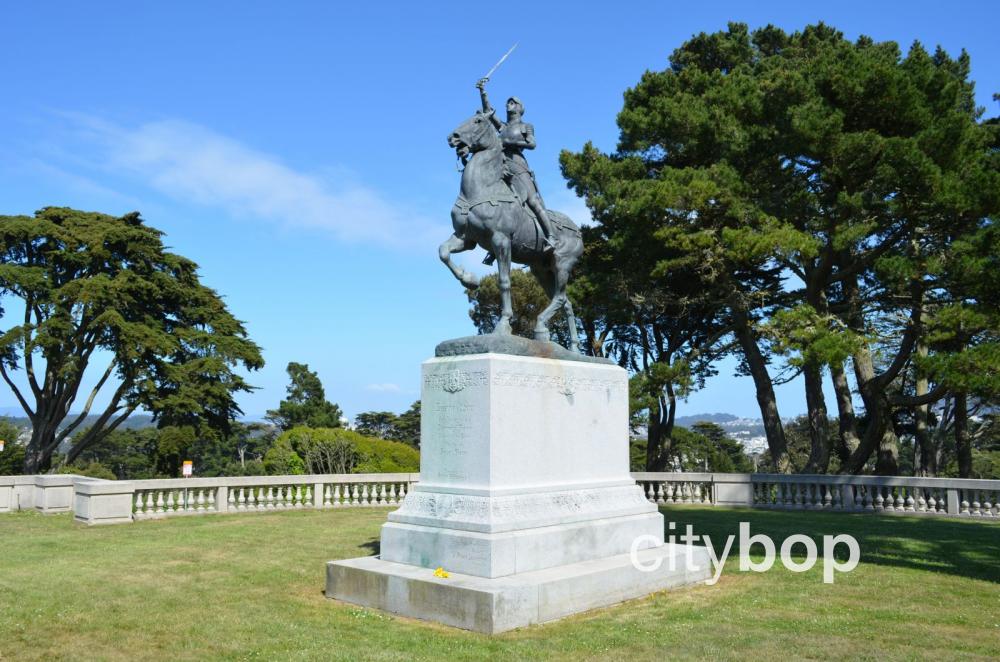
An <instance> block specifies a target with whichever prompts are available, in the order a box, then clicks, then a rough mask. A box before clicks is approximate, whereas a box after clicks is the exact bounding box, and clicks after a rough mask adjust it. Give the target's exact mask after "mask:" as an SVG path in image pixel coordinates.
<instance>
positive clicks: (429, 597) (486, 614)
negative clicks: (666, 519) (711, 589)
mask: <svg viewBox="0 0 1000 662" xmlns="http://www.w3.org/2000/svg"><path fill="white" fill-rule="evenodd" d="M691 550H692V559H693V562H692V564H691V565H690V566H688V565H687V558H686V554H685V547H684V546H682V545H670V544H665V545H661V546H659V547H655V548H652V549H645V550H641V551H639V552H638V553H637V554H636V559H637V561H638V562H639V563H638V565H639V566H640V567H647V568H652V567H653V566H655V565H656V564H657V563H658V564H659V566H658V567H657V568H656V569H650V570H649V571H642V570H640V569H638V568H637V567H636V566H635V565H633V563H632V559H631V557H630V555H629V554H620V555H617V556H610V557H606V558H602V559H596V560H593V561H582V562H579V563H572V564H568V565H561V566H558V567H555V568H547V569H545V570H535V571H533V572H522V573H517V574H513V575H508V576H506V577H497V578H492V579H491V578H485V577H477V576H474V575H463V574H458V573H451V574H450V576H449V577H447V578H441V577H437V576H435V575H434V571H433V570H431V569H429V568H421V567H419V566H414V565H407V564H403V563H392V562H390V561H383V560H381V559H379V558H378V557H375V556H366V557H362V558H357V559H350V560H346V561H330V562H329V563H327V567H326V576H327V591H326V594H327V597H330V598H337V599H339V600H344V601H347V602H351V603H354V604H359V605H364V606H366V607H374V608H377V609H382V610H385V611H388V612H392V613H395V614H400V615H403V616H408V617H411V618H418V619H421V620H428V621H436V622H438V623H444V624H445V625H451V626H454V627H458V628H463V629H466V630H474V631H476V632H483V633H485V634H497V633H500V632H506V631H507V630H513V629H514V628H519V627H524V626H526V625H532V624H535V623H545V622H546V621H554V620H556V619H559V618H563V617H564V616H569V615H570V614H575V613H578V612H582V611H587V610H589V609H595V608H597V607H605V606H607V605H612V604H616V603H618V602H623V601H625V600H630V599H632V598H638V597H641V596H644V595H647V594H649V593H653V592H656V591H663V590H666V589H669V588H674V587H677V586H682V585H685V584H691V583H694V582H698V581H703V580H705V579H708V578H709V577H711V576H712V570H711V563H710V560H709V557H708V552H707V551H706V550H705V548H704V547H692V548H691Z"/></svg>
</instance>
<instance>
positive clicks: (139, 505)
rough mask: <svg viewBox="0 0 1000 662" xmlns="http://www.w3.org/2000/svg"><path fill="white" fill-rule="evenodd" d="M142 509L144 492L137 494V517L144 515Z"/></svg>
mask: <svg viewBox="0 0 1000 662" xmlns="http://www.w3.org/2000/svg"><path fill="white" fill-rule="evenodd" d="M142 508H143V502H142V492H136V493H135V513H136V514H137V515H142V514H143V513H142Z"/></svg>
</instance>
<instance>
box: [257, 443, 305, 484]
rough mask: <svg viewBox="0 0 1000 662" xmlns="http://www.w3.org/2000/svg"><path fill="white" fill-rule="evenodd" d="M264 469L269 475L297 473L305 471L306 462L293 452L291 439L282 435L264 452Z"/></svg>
mask: <svg viewBox="0 0 1000 662" xmlns="http://www.w3.org/2000/svg"><path fill="white" fill-rule="evenodd" d="M263 463H264V470H265V471H266V472H267V473H268V474H269V475H271V476H284V475H299V474H304V473H305V472H306V463H305V462H304V461H303V460H302V457H301V456H300V455H299V454H298V453H296V452H295V449H294V448H293V447H292V442H291V440H290V439H289V438H288V437H287V436H285V435H282V436H280V437H278V438H277V439H276V440H275V442H274V445H272V446H271V448H269V449H268V451H267V453H265V454H264V460H263Z"/></svg>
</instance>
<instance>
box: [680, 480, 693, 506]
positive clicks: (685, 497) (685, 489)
mask: <svg viewBox="0 0 1000 662" xmlns="http://www.w3.org/2000/svg"><path fill="white" fill-rule="evenodd" d="M680 487H681V503H691V484H690V483H688V482H687V481H684V482H683V483H681V486H680Z"/></svg>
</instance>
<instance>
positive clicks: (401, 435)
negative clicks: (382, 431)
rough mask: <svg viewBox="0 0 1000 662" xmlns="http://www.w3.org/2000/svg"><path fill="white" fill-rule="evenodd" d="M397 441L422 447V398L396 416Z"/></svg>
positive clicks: (417, 447)
mask: <svg viewBox="0 0 1000 662" xmlns="http://www.w3.org/2000/svg"><path fill="white" fill-rule="evenodd" d="M393 438H394V439H395V440H396V441H401V442H403V443H404V444H408V445H410V446H413V447H414V448H416V449H418V450H419V448H420V400H417V401H416V402H414V403H413V404H412V405H410V408H409V409H407V410H406V411H404V412H403V413H402V414H400V415H399V416H398V417H397V418H396V435H395V437H393Z"/></svg>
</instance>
